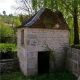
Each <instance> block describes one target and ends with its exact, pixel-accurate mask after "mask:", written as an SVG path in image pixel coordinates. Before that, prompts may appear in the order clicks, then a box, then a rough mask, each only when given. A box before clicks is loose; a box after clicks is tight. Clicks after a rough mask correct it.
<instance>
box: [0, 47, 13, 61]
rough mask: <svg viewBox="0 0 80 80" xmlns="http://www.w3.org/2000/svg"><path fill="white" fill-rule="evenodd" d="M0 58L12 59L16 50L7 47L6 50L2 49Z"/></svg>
mask: <svg viewBox="0 0 80 80" xmlns="http://www.w3.org/2000/svg"><path fill="white" fill-rule="evenodd" d="M0 56H1V58H0V59H11V58H14V52H13V51H12V48H6V50H0Z"/></svg>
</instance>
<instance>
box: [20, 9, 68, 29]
mask: <svg viewBox="0 0 80 80" xmlns="http://www.w3.org/2000/svg"><path fill="white" fill-rule="evenodd" d="M23 27H29V28H33V27H34V28H56V29H58V28H59V29H69V27H68V25H67V23H66V21H65V19H64V17H63V15H62V13H61V12H60V11H55V12H53V11H52V10H50V9H48V8H41V9H40V10H39V11H38V12H37V13H36V14H34V15H33V16H32V17H31V18H30V19H29V20H27V21H26V22H25V23H23V24H22V25H20V26H19V28H23Z"/></svg>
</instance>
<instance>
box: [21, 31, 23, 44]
mask: <svg viewBox="0 0 80 80" xmlns="http://www.w3.org/2000/svg"><path fill="white" fill-rule="evenodd" d="M21 44H24V30H22V31H21Z"/></svg>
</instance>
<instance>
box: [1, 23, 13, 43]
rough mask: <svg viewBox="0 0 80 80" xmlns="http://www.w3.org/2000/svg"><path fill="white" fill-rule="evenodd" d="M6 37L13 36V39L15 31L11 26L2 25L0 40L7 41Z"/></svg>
mask: <svg viewBox="0 0 80 80" xmlns="http://www.w3.org/2000/svg"><path fill="white" fill-rule="evenodd" d="M6 37H11V38H12V40H13V37H14V31H13V29H11V28H10V27H9V26H5V25H4V24H2V25H0V42H5V38H6Z"/></svg>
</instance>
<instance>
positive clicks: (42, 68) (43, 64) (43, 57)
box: [38, 51, 49, 74]
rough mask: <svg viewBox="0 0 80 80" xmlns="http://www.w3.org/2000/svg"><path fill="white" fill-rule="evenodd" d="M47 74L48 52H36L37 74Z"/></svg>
mask: <svg viewBox="0 0 80 80" xmlns="http://www.w3.org/2000/svg"><path fill="white" fill-rule="evenodd" d="M45 73H49V51H42V52H38V74H45Z"/></svg>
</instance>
